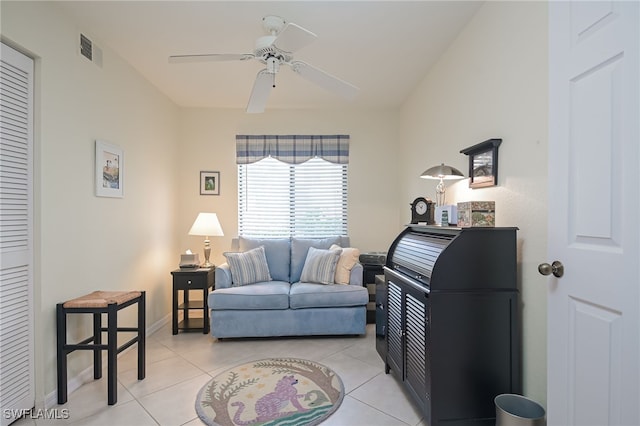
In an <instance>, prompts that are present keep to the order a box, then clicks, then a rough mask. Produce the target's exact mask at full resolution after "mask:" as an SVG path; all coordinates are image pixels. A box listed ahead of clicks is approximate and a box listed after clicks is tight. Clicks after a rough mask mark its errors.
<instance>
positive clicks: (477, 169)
mask: <svg viewBox="0 0 640 426" xmlns="http://www.w3.org/2000/svg"><path fill="white" fill-rule="evenodd" d="M501 143H502V139H488V140H486V141H484V142H480V143H479V144H476V145H473V146H471V147H469V148H466V149H463V150H461V151H460V152H461V153H462V154H466V155H468V156H469V188H484V187H488V186H496V185H498V147H499V146H500V144H501Z"/></svg>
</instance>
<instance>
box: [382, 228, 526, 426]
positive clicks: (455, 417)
mask: <svg viewBox="0 0 640 426" xmlns="http://www.w3.org/2000/svg"><path fill="white" fill-rule="evenodd" d="M515 236H516V229H515V228H490V229H485V230H483V231H476V228H472V229H466V228H465V229H460V228H439V227H427V226H422V227H421V226H415V227H413V226H412V227H410V228H408V229H407V230H405V231H403V233H401V235H400V236H399V237H398V238H397V239H396V241H394V244H393V245H392V247H391V249H390V251H389V253H390V254H389V256H388V261H387V265H386V266H385V284H386V289H385V290H386V313H387V315H386V320H387V324H386V333H385V339H386V343H387V348H386V349H387V352H386V355H385V368H386V372H387V373H389V372H392V373H393V374H394V375H395V376H396V377H397V378H398V379H399V380H400V381H402V383H403V384H404V385H405V387H406V389H407V391H408V392H409V394H410V395H411V396H412V397H413V399H414V401H415V402H416V403H417V405H418V406H419V408H420V409H421V410H422V411H423V413H424V415H425V418H426V423H427V424H429V425H430V426H437V425H493V424H494V423H495V404H494V402H493V399H494V398H495V396H497V395H499V394H501V393H520V392H521V391H522V389H521V387H522V386H521V367H520V364H521V360H520V356H521V355H520V346H521V343H520V331H519V327H520V326H519V311H518V291H517V275H516V237H515Z"/></svg>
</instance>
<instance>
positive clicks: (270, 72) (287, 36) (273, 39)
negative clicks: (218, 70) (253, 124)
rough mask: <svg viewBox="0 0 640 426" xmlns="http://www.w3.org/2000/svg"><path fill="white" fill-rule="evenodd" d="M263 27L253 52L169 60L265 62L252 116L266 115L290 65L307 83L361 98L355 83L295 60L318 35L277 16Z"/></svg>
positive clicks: (253, 94)
mask: <svg viewBox="0 0 640 426" xmlns="http://www.w3.org/2000/svg"><path fill="white" fill-rule="evenodd" d="M262 25H263V27H264V29H265V31H266V32H267V34H268V35H265V36H262V37H259V38H258V39H257V40H256V44H255V49H254V51H253V53H241V54H224V53H223V54H219V53H218V54H215V53H214V54H200V55H175V56H170V57H169V62H170V63H185V62H205V61H213V62H220V61H238V60H239V61H244V60H247V59H257V60H258V61H260V62H262V63H263V64H264V65H265V66H266V68H264V69H263V70H260V72H258V75H257V76H256V79H255V81H254V83H253V89H252V90H251V96H250V97H249V103H248V104H247V112H248V113H260V112H264V109H265V107H266V104H267V100H268V98H269V94H270V93H271V89H272V88H274V87H275V75H276V74H277V73H278V71H279V70H280V65H282V64H284V65H288V66H290V67H291V69H292V70H293V71H294V72H295V73H296V74H298V75H300V76H301V77H303V78H304V79H305V80H308V81H310V82H311V83H314V84H316V85H318V86H320V87H322V88H323V89H325V90H328V91H331V92H334V93H336V94H338V95H340V96H342V97H344V98H346V99H349V100H352V99H354V98H355V97H356V96H357V94H358V91H359V89H358V88H357V87H356V86H354V85H352V84H351V83H348V82H346V81H344V80H341V79H339V78H337V77H335V76H333V75H331V74H329V73H327V72H325V71H322V70H320V69H318V68H316V67H314V66H312V65H309V64H307V63H305V62H302V61H294V60H293V53H294V52H297V51H298V50H300V49H302V48H303V47H305V46H307V45H308V44H310V43H312V42H313V41H314V40H315V39H316V38H317V36H316V35H315V34H314V33H312V32H311V31H309V30H307V29H305V28H302V27H301V26H299V25H296V24H294V23H291V22H286V21H285V20H284V19H283V18H281V17H279V16H274V15H269V16H265V17H264V18H262Z"/></svg>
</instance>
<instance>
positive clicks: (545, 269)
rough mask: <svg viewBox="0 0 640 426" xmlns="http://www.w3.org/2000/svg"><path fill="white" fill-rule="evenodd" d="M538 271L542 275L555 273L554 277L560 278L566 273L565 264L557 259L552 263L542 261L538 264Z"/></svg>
mask: <svg viewBox="0 0 640 426" xmlns="http://www.w3.org/2000/svg"><path fill="white" fill-rule="evenodd" d="M538 272H540V273H541V274H542V275H550V274H553V276H554V277H558V278H560V277H561V276H563V275H564V265H563V264H562V263H560V262H559V261H557V260H554V261H553V263H552V264H551V265H549V264H548V263H541V264H539V265H538Z"/></svg>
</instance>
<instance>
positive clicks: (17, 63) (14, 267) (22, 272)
mask: <svg viewBox="0 0 640 426" xmlns="http://www.w3.org/2000/svg"><path fill="white" fill-rule="evenodd" d="M0 49H1V50H0V413H1V414H0V424H1V425H2V426H5V425H7V424H9V423H11V422H12V421H14V420H15V418H16V417H19V416H20V415H21V414H22V413H23V411H22V410H29V409H31V408H32V407H33V406H34V403H35V390H34V351H33V344H34V342H33V201H32V199H33V196H32V194H33V191H32V187H33V186H32V175H33V167H32V164H33V160H32V159H33V154H32V153H33V61H32V60H31V59H30V58H27V57H26V56H24V55H22V54H21V53H19V52H17V51H16V50H14V49H12V48H10V47H8V46H6V45H5V44H1V45H0Z"/></svg>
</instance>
